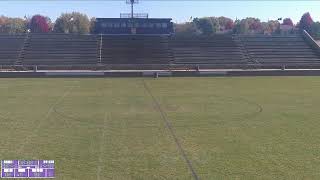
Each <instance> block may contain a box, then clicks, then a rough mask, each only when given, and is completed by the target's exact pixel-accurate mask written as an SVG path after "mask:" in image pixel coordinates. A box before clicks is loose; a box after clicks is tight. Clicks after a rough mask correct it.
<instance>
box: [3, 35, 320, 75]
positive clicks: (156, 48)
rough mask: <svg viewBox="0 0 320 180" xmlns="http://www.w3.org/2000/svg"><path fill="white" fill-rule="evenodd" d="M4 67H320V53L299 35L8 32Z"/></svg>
mask: <svg viewBox="0 0 320 180" xmlns="http://www.w3.org/2000/svg"><path fill="white" fill-rule="evenodd" d="M0 65H3V66H5V65H22V66H34V65H36V66H48V67H50V66H51V67H54V66H61V67H63V66H82V65H83V66H84V67H86V66H89V65H90V66H98V65H99V66H101V65H102V66H104V65H111V66H110V67H112V68H114V67H116V66H117V65H130V66H131V68H135V67H142V66H143V65H152V66H151V67H154V68H157V67H164V68H166V67H168V66H184V65H190V66H192V65H201V66H202V67H206V65H211V66H208V67H213V68H216V67H217V68H234V67H235V68H246V66H248V67H249V68H250V67H255V66H256V67H258V68H266V67H276V68H280V67H283V66H285V67H294V68H304V67H310V68H318V67H320V52H319V51H317V50H316V49H315V47H314V46H311V45H310V44H309V43H308V42H307V41H306V40H305V39H304V38H303V37H302V35H299V34H298V35H286V36H280V35H272V36H269V35H215V36H211V37H202V36H192V37H180V36H172V37H170V36H155V35H149V36H141V35H140V36H139V35H75V34H53V33H49V34H28V35H26V34H22V35H4V34H2V35H0ZM112 65H115V66H112ZM160 65H166V66H160ZM252 65H253V66H252ZM122 67H125V68H127V67H129V66H122ZM146 67H150V66H146ZM192 67H195V66H192ZM51 69H52V68H51ZM53 69H54V68H53Z"/></svg>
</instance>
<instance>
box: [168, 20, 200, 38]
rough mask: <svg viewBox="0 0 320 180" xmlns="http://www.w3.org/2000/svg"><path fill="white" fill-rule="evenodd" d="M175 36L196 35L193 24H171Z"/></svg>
mask: <svg viewBox="0 0 320 180" xmlns="http://www.w3.org/2000/svg"><path fill="white" fill-rule="evenodd" d="M173 25H174V31H175V33H176V35H194V34H196V33H197V28H196V26H195V24H194V23H193V22H186V23H181V24H176V23H175V24H173Z"/></svg>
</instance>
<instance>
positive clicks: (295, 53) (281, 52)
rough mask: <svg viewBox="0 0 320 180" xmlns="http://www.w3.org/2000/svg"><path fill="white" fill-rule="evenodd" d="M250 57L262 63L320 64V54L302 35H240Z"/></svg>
mask: <svg viewBox="0 0 320 180" xmlns="http://www.w3.org/2000/svg"><path fill="white" fill-rule="evenodd" d="M239 39H240V40H241V41H242V42H243V44H244V47H245V48H246V49H247V52H248V54H249V55H250V57H251V58H252V59H253V60H254V61H255V62H257V63H259V64H261V65H277V66H293V67H305V66H312V65H320V54H319V53H318V52H317V51H315V50H314V49H313V48H312V47H311V46H309V45H308V44H307V42H306V41H305V40H304V39H303V37H302V36H301V35H286V36H280V35H273V36H269V35H240V36H239Z"/></svg>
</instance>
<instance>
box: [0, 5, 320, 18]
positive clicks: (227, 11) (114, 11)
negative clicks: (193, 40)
mask: <svg viewBox="0 0 320 180" xmlns="http://www.w3.org/2000/svg"><path fill="white" fill-rule="evenodd" d="M72 11H78V12H82V13H85V14H87V15H88V16H89V17H100V18H101V17H119V16H120V13H127V12H130V6H129V5H127V4H126V3H125V0H112V1H111V0H80V1H79V0H64V1H62V0H24V1H21V0H20V1H18V0H0V15H5V16H10V17H22V18H23V17H24V16H25V15H26V16H32V15H34V14H42V15H47V16H49V17H50V18H51V20H53V21H54V20H55V19H56V18H57V17H58V16H59V15H60V14H61V13H66V12H72ZM135 12H137V13H149V17H152V18H172V19H173V22H179V23H181V22H186V21H189V20H190V17H193V18H194V17H204V16H226V17H230V18H232V19H242V18H246V17H257V18H259V19H261V20H262V21H268V20H276V19H278V18H280V17H281V18H286V17H290V18H291V19H292V20H293V21H294V23H296V22H298V21H299V20H300V18H301V16H302V14H303V13H305V12H310V14H311V16H312V17H313V19H314V21H320V0H313V1H308V0H300V1H291V0H282V1H281V0H268V1H258V0H256V1H255V0H249V1H245V0H234V1H232V0H225V1H219V0H211V1H209V0H140V2H139V4H137V5H136V6H135Z"/></svg>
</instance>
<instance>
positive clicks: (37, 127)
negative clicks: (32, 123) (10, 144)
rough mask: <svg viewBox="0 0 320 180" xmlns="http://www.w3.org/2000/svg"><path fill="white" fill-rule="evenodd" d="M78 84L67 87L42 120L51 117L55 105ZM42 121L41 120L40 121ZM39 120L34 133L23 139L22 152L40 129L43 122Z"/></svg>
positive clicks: (19, 150) (20, 149) (20, 150)
mask: <svg viewBox="0 0 320 180" xmlns="http://www.w3.org/2000/svg"><path fill="white" fill-rule="evenodd" d="M75 87H76V86H71V87H70V88H69V89H67V90H66V91H65V92H64V93H63V95H62V96H60V97H59V99H57V100H56V101H55V103H54V104H52V105H51V106H50V108H49V110H48V111H47V113H46V115H45V117H44V119H43V120H42V121H46V120H47V119H48V118H49V117H50V114H51V113H52V112H53V110H54V108H55V106H57V105H58V104H59V103H61V101H62V100H63V99H64V98H65V97H67V96H68V95H69V93H70V92H71V91H72V90H73V88H75ZM40 122H41V121H40ZM40 122H38V124H37V126H36V129H35V130H34V131H33V132H34V133H32V134H30V135H29V136H27V137H26V139H25V141H23V142H24V143H22V145H21V146H20V148H19V149H18V152H20V153H21V152H22V150H23V149H24V147H25V145H26V144H29V142H30V140H31V139H32V137H33V136H35V135H36V132H37V131H38V130H39V129H40V125H41V123H40Z"/></svg>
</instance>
